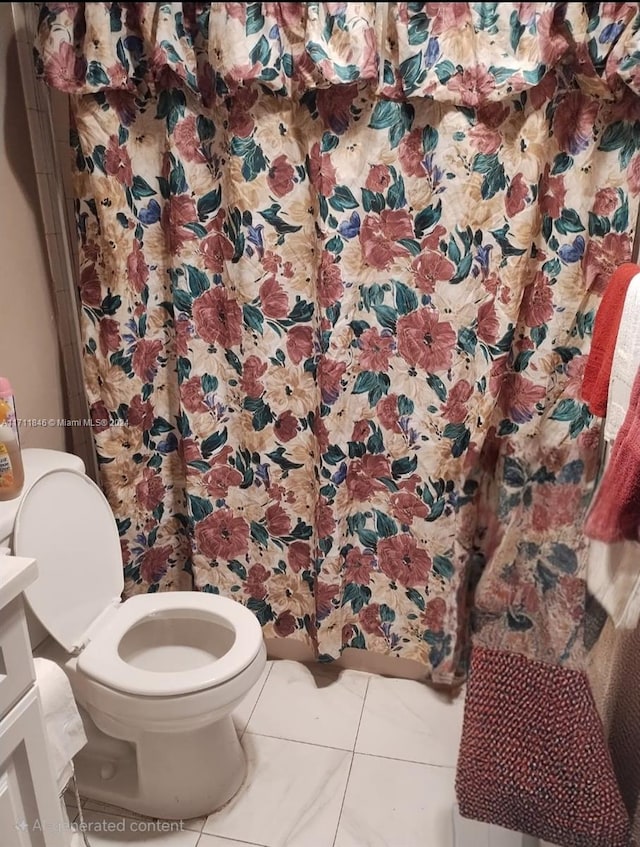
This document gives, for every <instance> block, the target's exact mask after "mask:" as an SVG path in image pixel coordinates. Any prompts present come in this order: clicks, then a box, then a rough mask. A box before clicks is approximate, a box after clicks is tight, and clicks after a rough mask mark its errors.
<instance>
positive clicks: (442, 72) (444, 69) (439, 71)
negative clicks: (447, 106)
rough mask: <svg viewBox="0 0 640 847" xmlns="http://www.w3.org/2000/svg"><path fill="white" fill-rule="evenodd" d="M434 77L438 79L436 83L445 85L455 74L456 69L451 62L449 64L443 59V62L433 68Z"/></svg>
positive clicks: (447, 60)
mask: <svg viewBox="0 0 640 847" xmlns="http://www.w3.org/2000/svg"><path fill="white" fill-rule="evenodd" d="M435 72H436V76H437V77H438V81H439V82H441V83H442V84H443V85H446V84H447V83H448V82H449V80H450V79H451V77H452V76H455V74H456V67H455V65H454V64H453V62H450V61H449V59H445V60H444V62H438V64H437V65H436V66H435Z"/></svg>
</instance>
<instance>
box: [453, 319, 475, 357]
mask: <svg viewBox="0 0 640 847" xmlns="http://www.w3.org/2000/svg"><path fill="white" fill-rule="evenodd" d="M477 343H478V338H477V336H476V334H475V332H474V331H473V330H472V329H471V327H468V326H465V327H463V328H462V329H460V330H458V347H459V348H460V350H463V351H464V352H465V353H468V354H469V355H470V356H473V355H474V354H475V352H476V345H477Z"/></svg>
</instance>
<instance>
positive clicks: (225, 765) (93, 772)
mask: <svg viewBox="0 0 640 847" xmlns="http://www.w3.org/2000/svg"><path fill="white" fill-rule="evenodd" d="M83 720H84V722H85V728H86V729H87V736H88V739H89V741H88V744H87V746H86V747H85V748H84V749H83V750H82V751H81V752H80V753H79V754H78V756H77V757H76V758H75V768H76V779H77V782H78V787H79V789H80V793H81V794H82V795H83V796H85V797H88V798H90V799H92V800H98V801H100V802H103V803H109V804H111V805H114V806H119V807H120V808H123V809H129V810H131V811H132V812H136V813H137V814H140V815H146V816H148V817H153V818H162V819H166V820H188V819H190V818H197V817H202V816H205V815H209V814H211V813H212V812H215V811H216V810H217V809H219V808H220V807H221V806H224V804H225V803H227V802H228V801H229V800H230V799H231V798H232V797H233V796H234V794H235V793H236V792H237V791H238V789H239V788H240V786H241V785H242V783H243V781H244V778H245V776H246V772H247V763H246V759H245V755H244V751H243V749H242V746H241V744H240V741H239V739H238V735H237V732H236V729H235V726H234V725H233V721H232V718H231V716H230V715H227V716H225V717H223V718H221V719H220V720H218V721H216V722H215V723H213V724H210V725H208V726H204V727H201V728H200V729H197V730H191V731H189V732H184V733H157V732H156V733H154V732H142V733H140V735H139V736H138V738H137V739H136V742H135V743H133V742H128V741H121V740H118V739H115V738H113V737H112V736H109V735H106V734H105V733H103V732H101V731H100V730H99V729H98V728H97V727H96V726H95V724H93V722H92V721H91V719H90V718H89V717H88V715H87V714H86V712H85V713H84V714H83ZM88 722H89V723H90V725H87V724H88ZM205 753H206V755H205Z"/></svg>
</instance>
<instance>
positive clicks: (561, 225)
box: [554, 209, 584, 235]
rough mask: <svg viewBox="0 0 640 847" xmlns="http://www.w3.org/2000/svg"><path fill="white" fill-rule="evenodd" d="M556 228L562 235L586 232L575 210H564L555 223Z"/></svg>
mask: <svg viewBox="0 0 640 847" xmlns="http://www.w3.org/2000/svg"><path fill="white" fill-rule="evenodd" d="M554 224H555V228H556V229H557V230H558V232H559V233H560V234H561V235H567V234H568V233H570V232H584V226H583V225H582V221H581V220H580V216H579V215H578V213H577V212H576V210H575V209H563V210H562V214H561V215H560V217H559V218H557V219H556V220H555V221H554Z"/></svg>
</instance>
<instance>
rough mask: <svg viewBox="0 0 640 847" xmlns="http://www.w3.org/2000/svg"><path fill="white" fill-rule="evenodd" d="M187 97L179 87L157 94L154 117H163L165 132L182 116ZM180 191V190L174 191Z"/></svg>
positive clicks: (171, 130) (171, 128)
mask: <svg viewBox="0 0 640 847" xmlns="http://www.w3.org/2000/svg"><path fill="white" fill-rule="evenodd" d="M186 103H187V98H186V96H185V93H184V91H182V90H181V89H179V88H164V89H161V91H160V94H159V95H158V108H157V111H156V118H159V119H164V120H165V121H166V123H167V132H168V133H169V134H171V133H172V132H173V131H174V129H175V128H176V126H177V124H178V121H179V120H180V118H183V117H184V108H185V105H186ZM175 193H180V192H175Z"/></svg>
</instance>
